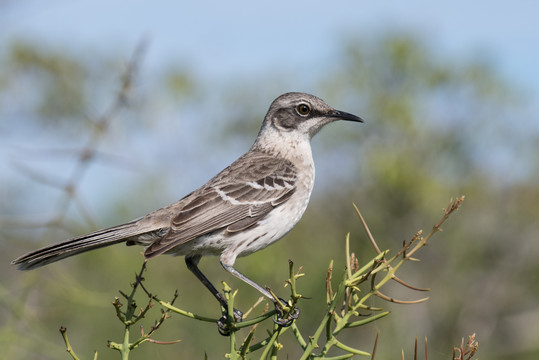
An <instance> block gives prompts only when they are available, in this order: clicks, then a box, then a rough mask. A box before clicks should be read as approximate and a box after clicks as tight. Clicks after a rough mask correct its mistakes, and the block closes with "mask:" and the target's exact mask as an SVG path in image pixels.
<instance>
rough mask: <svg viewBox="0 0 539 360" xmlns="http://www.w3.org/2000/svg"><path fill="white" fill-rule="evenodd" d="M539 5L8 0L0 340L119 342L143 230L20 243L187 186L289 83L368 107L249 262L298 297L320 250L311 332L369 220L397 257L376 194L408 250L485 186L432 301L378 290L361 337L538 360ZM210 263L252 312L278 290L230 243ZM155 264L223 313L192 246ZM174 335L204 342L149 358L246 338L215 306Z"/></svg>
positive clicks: (420, 282) (152, 283) (197, 352)
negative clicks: (117, 301)
mask: <svg viewBox="0 0 539 360" xmlns="http://www.w3.org/2000/svg"><path fill="white" fill-rule="evenodd" d="M537 14H539V4H538V3H536V2H533V1H522V2H518V3H493V2H489V1H474V2H469V1H453V2H451V3H444V4H438V3H433V2H429V1H408V2H400V3H390V2H361V1H337V2H335V1H334V2H331V4H329V3H328V2H313V1H299V2H284V1H273V2H271V4H269V3H267V4H253V3H252V2H192V3H187V2H173V1H169V2H167V1H153V2H142V1H114V2H110V1H102V0H95V1H91V2H90V1H86V2H73V1H67V0H63V1H60V0H56V1H48V2H47V4H44V3H43V2H40V1H36V0H34V1H24V0H23V1H10V0H4V1H0V241H1V243H2V249H3V250H2V254H0V257H1V261H0V279H1V283H0V334H1V336H0V357H1V358H2V359H4V358H5V359H62V358H68V355H67V353H66V352H65V347H64V344H63V341H62V338H61V336H60V334H59V332H58V328H59V327H60V326H61V325H64V326H66V327H67V328H68V331H69V336H70V339H71V342H72V345H73V346H74V348H75V350H76V351H77V353H78V355H79V356H81V358H84V359H89V358H92V357H93V351H94V350H97V351H98V353H99V359H115V358H117V356H118V354H117V353H114V352H113V351H112V350H109V349H108V348H107V347H106V343H107V340H114V341H121V338H122V334H123V329H122V326H121V324H120V322H118V321H117V319H115V313H114V309H113V307H112V306H111V305H110V302H111V301H112V299H113V298H114V296H116V295H117V294H118V290H123V291H128V290H129V284H130V283H131V282H132V281H133V278H134V274H135V272H136V271H137V270H138V269H139V267H140V265H141V262H142V256H141V255H140V253H141V250H142V249H141V248H134V247H129V248H127V247H124V246H122V245H117V246H114V247H110V248H107V249H105V250H99V251H96V252H93V253H87V254H84V255H81V256H77V257H74V258H70V259H69V260H65V261H62V262H59V263H55V264H53V265H50V266H47V267H45V268H42V269H39V270H36V271H32V272H29V273H22V272H19V271H17V270H16V269H15V267H13V266H11V265H10V261H11V260H12V259H13V258H15V257H17V256H18V255H20V254H22V253H24V252H26V251H30V250H32V249H35V248H37V247H41V246H44V245H46V244H50V243H53V242H55V241H59V240H64V239H67V238H69V237H72V236H76V235H80V234H83V233H85V232H90V231H92V230H96V229H98V228H102V227H106V226H111V225H115V224H119V223H122V222H126V221H128V220H131V219H134V218H137V217H139V216H141V215H144V214H146V213H148V212H150V211H152V210H155V209H157V208H160V207H162V206H164V205H167V204H169V203H171V202H174V201H176V200H177V199H179V198H181V197H183V196H184V195H186V194H187V193H189V192H190V191H192V190H194V189H195V188H196V187H198V186H200V185H201V184H203V183H204V182H205V181H207V180H208V179H209V178H210V177H211V176H213V175H214V174H215V173H217V172H218V171H220V170H221V169H222V168H224V167H225V166H226V165H228V164H229V163H230V162H232V161H233V160H234V159H235V158H237V157H238V156H239V155H241V154H243V153H244V152H245V151H246V150H248V148H249V147H250V145H251V143H252V142H253V140H254V138H255V136H256V134H257V131H258V128H259V126H260V124H261V121H262V119H263V116H264V114H265V113H266V111H267V109H268V107H269V104H270V103H271V101H272V100H273V99H274V98H275V97H277V96H278V95H280V94H281V93H284V92H287V91H303V92H309V93H312V94H315V95H318V96H320V97H322V98H323V99H325V100H326V101H327V102H328V103H329V104H330V105H332V106H334V107H335V108H337V109H340V110H344V111H347V112H351V113H354V114H357V115H359V116H361V117H362V118H364V119H365V120H366V121H365V124H355V123H344V122H343V123H337V124H334V125H332V126H330V127H328V128H327V129H324V131H322V132H321V134H319V135H317V137H316V138H314V139H313V153H314V157H315V163H316V165H317V182H316V185H315V190H314V193H313V198H312V201H311V204H310V206H309V208H308V209H307V211H306V213H305V215H304V217H303V220H302V221H301V222H300V224H299V225H298V226H297V227H296V229H294V230H293V231H292V232H291V233H290V234H289V235H287V236H286V238H284V239H283V240H282V241H280V242H279V243H277V244H275V245H273V246H271V247H270V248H268V249H265V250H264V251H261V252H259V253H256V254H253V255H251V256H250V257H248V258H243V259H239V260H238V261H237V267H238V269H239V270H240V271H242V272H244V273H246V274H247V275H248V276H250V277H252V278H253V279H254V280H256V281H258V282H259V283H261V284H264V285H269V286H271V287H272V289H274V290H275V291H276V292H278V293H282V294H283V295H285V294H287V293H288V290H287V289H284V288H282V284H283V281H284V279H286V278H287V276H288V259H292V260H293V261H294V262H295V264H296V265H297V266H303V271H304V272H305V273H306V276H305V278H302V279H301V280H300V281H299V282H298V287H299V291H300V292H301V293H303V294H304V295H305V296H307V297H310V298H312V299H311V300H305V301H303V302H301V303H300V307H301V309H302V315H301V317H300V319H299V321H298V326H299V327H300V328H301V329H302V330H303V331H304V333H305V334H309V333H312V331H313V329H314V327H315V326H317V324H318V323H319V321H320V318H321V317H322V316H323V309H324V303H325V290H324V289H325V288H324V286H325V274H326V271H327V266H328V264H329V262H330V260H331V259H334V260H335V266H336V269H338V270H339V271H341V270H342V269H344V266H345V261H344V238H345V235H346V234H347V233H348V232H350V233H351V239H352V248H353V251H355V253H356V254H357V256H358V257H359V259H360V261H363V262H365V261H367V260H368V259H370V258H371V257H373V256H374V254H375V252H374V250H373V249H372V247H371V246H370V245H369V242H368V240H367V239H366V237H365V235H364V232H363V229H362V227H361V225H360V223H359V221H358V219H357V216H356V214H355V212H354V210H353V206H352V203H355V204H356V205H357V206H358V207H359V209H360V210H361V212H362V213H363V215H364V216H365V218H366V220H367V223H368V224H369V226H370V228H371V231H372V232H373V234H374V236H375V238H376V239H377V241H378V243H379V245H380V246H382V247H384V248H390V249H393V250H398V249H399V247H400V246H401V244H402V241H403V240H407V239H410V238H411V237H412V235H413V234H414V233H415V232H416V231H417V230H419V229H425V230H429V229H430V228H431V226H432V225H433V224H434V223H435V222H436V221H438V219H439V218H440V217H441V215H442V212H441V209H442V208H443V207H445V206H446V205H447V204H448V202H449V200H450V198H455V197H456V196H459V195H466V201H465V203H464V205H463V208H462V209H461V210H460V211H459V212H458V213H456V214H454V215H453V216H452V217H451V218H450V219H449V220H448V222H447V223H446V224H445V225H444V231H443V232H442V233H440V234H438V235H437V236H436V237H435V238H434V239H433V241H432V242H431V243H430V245H429V246H428V247H427V248H425V249H423V250H422V252H421V253H419V254H418V258H420V259H421V260H422V261H421V262H420V263H412V264H407V265H406V267H405V268H404V269H402V272H401V273H400V274H401V277H402V278H404V279H406V280H408V281H409V282H411V283H413V284H415V285H417V286H420V287H428V288H431V289H432V290H431V291H430V293H429V294H428V296H430V299H429V301H427V302H425V303H422V304H416V305H397V304H388V303H386V302H384V301H383V300H380V299H377V300H373V301H372V305H373V306H379V307H384V308H387V309H389V310H391V312H392V313H391V314H390V316H388V317H386V318H384V319H382V320H380V321H378V322H376V323H375V324H373V325H369V326H366V327H363V328H360V329H356V330H351V331H350V332H349V333H348V335H347V338H346V340H347V342H348V343H350V344H351V345H354V346H356V347H360V348H362V349H364V350H365V351H371V349H372V345H373V342H374V338H375V336H376V333H377V331H378V330H379V331H380V341H379V348H378V352H377V359H395V358H400V356H401V355H400V354H401V350H402V349H404V351H405V354H406V358H412V357H411V356H412V353H413V342H414V339H415V338H416V337H418V338H419V339H423V338H424V337H428V341H429V358H433V359H451V355H452V351H453V346H455V345H457V344H460V341H461V338H463V337H464V338H466V337H467V336H469V335H471V334H472V333H476V334H477V335H476V336H477V339H478V341H479V354H478V355H479V358H482V359H508V358H510V359H537V358H538V356H539V276H538V274H539V263H538V261H537V258H538V255H539V238H538V235H539V222H538V221H537V217H538V215H539V181H538V180H537V179H538V176H539V160H538V155H537V154H539V119H538V116H537V113H538V112H539V72H538V71H537V64H539V47H538V46H537V39H538V36H539V26H538V25H537ZM126 72H127V73H129V74H130V75H132V79H130V82H129V86H126V87H124V89H123V90H122V84H124V85H125V79H123V78H122V76H123V74H125V73H126ZM84 151H85V152H84ZM201 268H202V270H203V271H204V272H205V273H207V275H208V277H209V278H210V279H213V281H214V282H215V283H216V284H217V285H219V284H220V281H222V280H224V281H226V282H227V283H229V284H230V285H231V286H232V287H233V288H237V289H239V295H238V300H237V303H238V307H239V308H242V309H246V308H248V307H249V306H250V305H251V304H252V303H253V302H254V301H255V300H256V298H257V297H258V294H257V293H256V292H255V291H254V290H252V289H250V288H249V287H248V286H246V285H244V284H243V283H240V282H239V281H237V280H236V279H234V278H232V277H231V276H230V275H229V274H227V273H226V272H225V271H224V270H223V269H222V268H221V266H220V265H219V263H218V260H217V258H206V259H203V260H202V262H201ZM146 278H147V283H146V285H147V286H148V287H149V288H151V290H152V291H153V292H155V293H157V294H158V295H159V296H160V297H162V298H165V299H168V298H170V297H171V296H172V294H173V293H174V290H175V289H178V290H179V294H180V296H179V299H178V303H177V304H178V305H179V306H181V307H182V308H184V309H186V310H190V311H193V312H196V313H200V314H203V315H208V316H216V317H218V316H219V307H218V305H217V304H216V302H215V301H214V299H213V298H211V296H210V295H209V294H208V293H207V291H206V289H204V288H203V286H202V285H200V284H199V283H198V282H197V281H196V279H195V278H194V277H193V276H192V275H191V274H190V273H189V272H188V270H187V269H186V268H185V265H184V263H183V259H178V258H173V257H168V256H163V257H159V258H157V259H155V260H152V261H151V262H150V263H149V270H148V272H147V273H146ZM386 292H387V293H388V295H391V296H395V297H398V298H401V299H405V300H413V299H417V298H419V297H423V296H424V294H418V293H416V292H413V291H410V290H404V289H402V288H400V287H396V286H392V287H390V288H389V289H387V291H386ZM142 301H143V300H142ZM156 314H157V313H156ZM155 316H156V317H158V315H155ZM152 324H153V318H152V317H151V316H150V317H149V318H148V321H147V323H146V324H145V326H146V327H147V328H149V327H150V326H151V325H152ZM262 332H263V331H262V330H261V334H260V337H262V336H263V334H262ZM156 338H157V339H158V340H164V341H168V340H176V339H181V340H182V341H181V342H180V343H179V344H175V345H166V346H165V345H156V344H143V345H141V347H140V349H137V350H136V351H135V352H133V354H132V356H131V358H133V359H148V358H155V359H165V358H166V359H168V358H185V359H202V358H204V356H205V354H207V356H208V358H210V359H216V358H222V357H223V356H224V353H225V352H226V351H227V346H228V340H227V339H226V338H223V337H221V336H220V335H219V334H218V333H217V329H216V327H215V325H214V324H210V323H199V322H196V321H193V320H190V319H185V318H181V317H179V316H174V317H173V318H172V319H170V320H168V321H167V322H166V323H165V325H164V326H163V328H162V329H160V331H159V333H158V335H156ZM282 341H283V343H284V344H285V345H286V346H285V348H284V349H283V350H282V352H281V353H280V354H279V358H282V359H295V358H297V357H298V354H299V353H301V352H300V349H299V346H298V345H297V344H294V343H293V342H287V340H286V339H283V340H282ZM255 354H256V353H255ZM254 356H255V357H256V358H257V356H256V355H254Z"/></svg>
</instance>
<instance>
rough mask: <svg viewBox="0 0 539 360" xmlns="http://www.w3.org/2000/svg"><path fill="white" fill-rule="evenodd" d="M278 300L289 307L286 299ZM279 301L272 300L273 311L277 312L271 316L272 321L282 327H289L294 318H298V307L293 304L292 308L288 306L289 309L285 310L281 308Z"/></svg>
mask: <svg viewBox="0 0 539 360" xmlns="http://www.w3.org/2000/svg"><path fill="white" fill-rule="evenodd" d="M279 301H280V302H281V303H283V304H285V305H286V306H288V307H290V305H289V304H288V302H287V301H286V300H284V299H281V298H279ZM279 301H275V302H274V304H275V312H276V313H277V316H276V317H275V318H273V322H274V323H276V324H277V325H279V326H282V327H289V326H290V325H292V323H293V322H294V320H296V319H297V318H299V308H298V307H296V306H294V307H293V308H291V307H290V310H288V312H286V311H285V310H284V309H283V307H282V305H281V304H280V303H279ZM285 315H286V316H285Z"/></svg>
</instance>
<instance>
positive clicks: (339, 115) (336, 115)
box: [329, 110, 363, 123]
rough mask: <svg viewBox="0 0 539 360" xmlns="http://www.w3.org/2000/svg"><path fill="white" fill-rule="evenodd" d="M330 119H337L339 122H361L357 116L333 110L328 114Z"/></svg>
mask: <svg viewBox="0 0 539 360" xmlns="http://www.w3.org/2000/svg"><path fill="white" fill-rule="evenodd" d="M329 116H330V117H333V118H337V119H340V120H347V121H355V122H361V123H362V122H363V119H362V118H360V117H359V116H355V115H354V114H350V113H347V112H344V111H339V110H333V111H332V112H331V113H330V114H329Z"/></svg>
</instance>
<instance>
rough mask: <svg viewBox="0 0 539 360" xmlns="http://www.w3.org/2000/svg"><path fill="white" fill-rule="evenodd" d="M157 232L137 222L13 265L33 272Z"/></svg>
mask: <svg viewBox="0 0 539 360" xmlns="http://www.w3.org/2000/svg"><path fill="white" fill-rule="evenodd" d="M155 230H157V229H155V228H148V226H141V224H140V223H139V222H138V221H136V220H135V221H132V222H129V223H126V224H123V225H118V226H114V227H111V228H108V229H103V230H98V231H95V232H93V233H90V234H86V235H83V236H79V237H76V238H72V239H69V240H66V241H63V242H59V243H56V244H53V245H49V246H46V247H44V248H41V249H38V250H34V251H32V252H29V253H28V254H25V255H22V256H20V257H18V258H17V259H15V260H13V261H12V262H11V264H13V265H18V268H19V270H32V269H35V268H38V267H40V266H43V265H47V264H50V263H53V262H55V261H58V260H61V259H64V258H66V257H69V256H73V255H77V254H80V253H83V252H86V251H90V250H94V249H98V248H101V247H105V246H109V245H113V244H117V243H121V242H125V241H127V240H128V239H129V238H131V237H135V236H137V235H141V234H145V233H149V232H153V231H155Z"/></svg>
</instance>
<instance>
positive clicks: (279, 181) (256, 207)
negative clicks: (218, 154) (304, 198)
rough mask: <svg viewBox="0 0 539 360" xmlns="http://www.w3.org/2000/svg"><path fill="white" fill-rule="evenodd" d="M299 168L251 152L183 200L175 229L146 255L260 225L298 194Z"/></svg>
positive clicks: (146, 252)
mask: <svg viewBox="0 0 539 360" xmlns="http://www.w3.org/2000/svg"><path fill="white" fill-rule="evenodd" d="M296 179H297V173H296V167H295V166H294V165H293V164H292V163H291V162H290V161H288V160H285V159H276V158H275V157H271V156H268V155H265V154H256V155H253V153H250V156H249V157H248V158H247V157H246V156H244V157H241V158H240V159H238V160H237V161H236V162H234V163H233V164H232V165H230V166H229V167H228V168H226V169H225V170H223V171H222V172H221V173H220V174H218V175H217V176H216V177H215V178H213V179H212V180H210V181H209V182H208V184H206V185H205V186H203V187H202V188H201V189H199V190H197V191H195V192H193V193H192V194H191V195H190V196H187V197H186V198H185V199H184V201H182V203H183V204H185V205H184V206H182V207H181V208H180V209H179V212H178V214H177V215H176V216H174V217H173V218H172V221H171V225H170V230H169V231H168V233H167V234H166V235H165V236H164V237H163V238H161V239H159V240H157V241H155V242H154V243H152V244H151V245H150V246H149V247H148V248H146V250H145V252H144V256H145V257H146V258H151V257H154V256H157V255H159V254H162V253H164V252H166V251H168V250H170V249H172V248H174V247H176V246H178V245H181V244H183V243H186V242H188V241H191V240H193V239H196V238H198V237H200V236H203V235H206V234H209V233H212V232H214V231H217V230H221V229H226V231H228V232H230V233H234V232H238V231H242V230H244V229H247V228H249V227H251V226H255V225H256V224H257V223H258V221H260V220H261V219H262V218H264V217H265V216H266V215H267V214H268V213H269V212H270V211H271V210H272V209H273V208H275V207H277V206H279V205H281V204H283V203H284V202H285V201H286V200H287V199H289V198H290V196H292V194H293V193H294V191H295V190H296Z"/></svg>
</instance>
